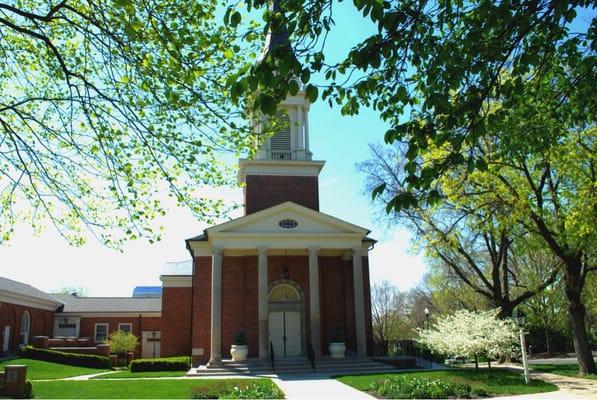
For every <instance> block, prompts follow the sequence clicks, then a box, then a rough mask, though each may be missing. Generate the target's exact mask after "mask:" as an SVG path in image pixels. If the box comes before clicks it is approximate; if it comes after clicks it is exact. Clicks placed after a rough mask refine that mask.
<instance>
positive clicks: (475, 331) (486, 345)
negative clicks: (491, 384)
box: [418, 310, 518, 370]
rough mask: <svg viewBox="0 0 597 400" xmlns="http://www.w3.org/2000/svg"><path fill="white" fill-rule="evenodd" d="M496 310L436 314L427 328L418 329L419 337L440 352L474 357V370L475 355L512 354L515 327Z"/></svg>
mask: <svg viewBox="0 0 597 400" xmlns="http://www.w3.org/2000/svg"><path fill="white" fill-rule="evenodd" d="M498 313H499V310H489V311H481V312H471V311H467V310H460V311H456V312H455V313H454V314H452V315H447V316H445V317H441V318H438V319H437V320H436V322H435V324H434V326H433V327H431V328H430V329H419V331H418V332H419V341H420V342H421V343H422V344H424V345H425V346H427V347H429V348H430V349H431V350H432V351H435V352H438V353H441V354H445V355H449V356H465V357H468V358H474V359H475V369H476V370H478V369H479V365H478V358H479V357H486V358H487V360H492V359H497V358H501V357H510V356H512V355H513V354H515V352H514V349H515V347H516V344H517V343H518V328H517V327H516V324H515V323H514V322H513V321H512V320H511V319H500V318H497V315H498Z"/></svg>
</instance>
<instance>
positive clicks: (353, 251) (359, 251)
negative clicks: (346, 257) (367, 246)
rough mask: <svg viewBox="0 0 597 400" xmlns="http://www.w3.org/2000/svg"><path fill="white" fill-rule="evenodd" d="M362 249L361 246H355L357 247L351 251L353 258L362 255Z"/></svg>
mask: <svg viewBox="0 0 597 400" xmlns="http://www.w3.org/2000/svg"><path fill="white" fill-rule="evenodd" d="M361 249H362V247H361V246H358V247H357V246H355V247H353V248H352V249H351V250H352V255H353V256H357V255H361Z"/></svg>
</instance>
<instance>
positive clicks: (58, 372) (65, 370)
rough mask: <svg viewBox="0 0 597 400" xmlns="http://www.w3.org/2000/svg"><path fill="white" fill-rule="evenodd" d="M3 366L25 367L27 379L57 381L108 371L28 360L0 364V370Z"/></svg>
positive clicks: (20, 359)
mask: <svg viewBox="0 0 597 400" xmlns="http://www.w3.org/2000/svg"><path fill="white" fill-rule="evenodd" d="M5 365H27V379H31V380H34V379H58V378H68V377H71V376H77V375H89V374H97V373H100V372H105V371H109V370H107V369H97V368H85V367H74V366H72V365H65V364H55V363H51V362H47V361H40V360H32V359H29V358H17V359H14V360H10V361H3V362H1V363H0V370H4V366H5Z"/></svg>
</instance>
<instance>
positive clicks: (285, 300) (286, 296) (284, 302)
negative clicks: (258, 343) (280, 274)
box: [268, 279, 305, 357]
mask: <svg viewBox="0 0 597 400" xmlns="http://www.w3.org/2000/svg"><path fill="white" fill-rule="evenodd" d="M304 299H305V296H304V294H303V290H302V289H301V287H300V286H299V285H298V284H297V283H296V282H294V281H291V280H287V279H285V280H280V281H276V282H273V283H272V284H271V285H270V291H269V295H268V301H269V337H270V341H271V343H272V346H273V348H274V356H275V357H294V356H300V355H302V354H304V351H303V349H304V348H305V337H304V335H303V332H304V331H305V329H304V326H305V301H304Z"/></svg>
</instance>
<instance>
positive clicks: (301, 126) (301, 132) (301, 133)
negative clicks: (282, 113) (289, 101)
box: [297, 106, 305, 150]
mask: <svg viewBox="0 0 597 400" xmlns="http://www.w3.org/2000/svg"><path fill="white" fill-rule="evenodd" d="M297 127H298V135H297V139H298V141H297V149H298V150H305V121H304V119H303V107H302V106H299V107H298V124H297Z"/></svg>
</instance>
